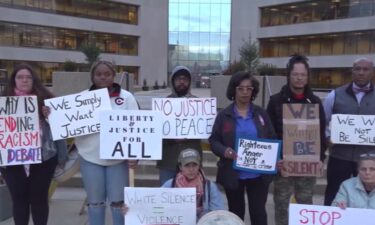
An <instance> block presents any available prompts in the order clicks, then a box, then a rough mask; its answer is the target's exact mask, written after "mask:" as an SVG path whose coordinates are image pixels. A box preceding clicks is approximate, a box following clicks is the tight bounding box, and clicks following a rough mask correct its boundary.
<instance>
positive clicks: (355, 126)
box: [331, 114, 375, 145]
mask: <svg viewBox="0 0 375 225" xmlns="http://www.w3.org/2000/svg"><path fill="white" fill-rule="evenodd" d="M374 126H375V116H374V115H349V114H334V115H332V119H331V140H332V143H335V144H347V145H375V128H374Z"/></svg>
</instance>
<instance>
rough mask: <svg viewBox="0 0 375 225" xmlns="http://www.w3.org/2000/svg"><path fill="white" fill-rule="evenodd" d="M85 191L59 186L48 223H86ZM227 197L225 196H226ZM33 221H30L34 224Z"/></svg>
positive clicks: (320, 198)
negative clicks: (84, 209)
mask: <svg viewBox="0 0 375 225" xmlns="http://www.w3.org/2000/svg"><path fill="white" fill-rule="evenodd" d="M85 197H86V195H85V191H84V190H83V189H82V188H63V187H58V188H57V189H56V191H55V193H54V195H53V196H52V199H51V202H50V215H49V221H48V225H86V224H88V223H87V211H84V214H83V215H79V212H80V210H81V207H82V205H83V201H84V199H85ZM224 199H225V197H224ZM314 204H317V205H322V204H323V196H322V195H315V196H314ZM267 212H268V224H269V225H274V224H275V223H274V209H273V196H272V193H270V194H269V195H268V201H267ZM110 217H111V215H110V212H109V210H108V207H107V217H106V218H107V223H106V224H107V225H110V224H112V223H111V218H110ZM245 221H246V224H250V221H249V215H248V214H247V213H246V216H245ZM32 224H33V223H30V225H32ZM0 225H13V219H12V218H10V219H8V220H5V221H3V222H0Z"/></svg>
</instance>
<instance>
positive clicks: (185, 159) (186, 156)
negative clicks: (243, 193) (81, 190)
mask: <svg viewBox="0 0 375 225" xmlns="http://www.w3.org/2000/svg"><path fill="white" fill-rule="evenodd" d="M176 171H177V173H176V175H175V176H174V177H173V178H172V179H169V180H167V181H166V182H165V183H164V184H163V185H162V187H165V188H169V187H171V188H196V194H197V195H196V196H197V201H196V202H197V220H199V218H201V217H202V216H203V215H205V214H206V213H208V212H211V211H214V210H224V209H225V206H224V201H223V197H222V195H221V193H220V191H219V189H218V187H217V185H216V184H215V183H214V182H211V181H210V180H208V179H207V178H206V176H205V175H204V172H203V169H202V159H201V155H200V154H199V152H198V151H197V150H195V149H190V148H188V149H184V150H182V151H181V152H180V154H179V156H178V164H177V170H176ZM128 210H129V208H128V207H126V206H124V207H123V214H126V213H127V211H128Z"/></svg>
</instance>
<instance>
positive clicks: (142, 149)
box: [100, 110, 162, 160]
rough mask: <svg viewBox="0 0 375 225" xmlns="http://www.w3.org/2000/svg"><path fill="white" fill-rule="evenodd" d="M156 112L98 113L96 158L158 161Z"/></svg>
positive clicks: (158, 119)
mask: <svg viewBox="0 0 375 225" xmlns="http://www.w3.org/2000/svg"><path fill="white" fill-rule="evenodd" d="M161 129H162V121H161V114H160V113H159V112H152V111H144V110H111V111H102V112H101V113H100V158H102V159H144V160H160V159H161V152H162V151H161V149H162V134H161Z"/></svg>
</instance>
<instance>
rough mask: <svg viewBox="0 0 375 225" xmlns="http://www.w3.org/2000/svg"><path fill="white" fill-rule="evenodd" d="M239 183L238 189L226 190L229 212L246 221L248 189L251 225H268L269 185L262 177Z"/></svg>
mask: <svg viewBox="0 0 375 225" xmlns="http://www.w3.org/2000/svg"><path fill="white" fill-rule="evenodd" d="M238 182H239V184H238V188H237V189H235V190H229V189H226V190H225V194H226V196H227V199H228V207H229V211H230V212H232V213H234V214H236V215H237V216H239V217H240V218H241V219H242V220H244V217H245V189H246V194H247V201H248V205H249V214H250V221H251V225H267V212H266V202H267V195H268V186H269V184H267V183H265V182H264V181H263V179H262V178H261V177H257V178H254V179H247V180H239V181H238Z"/></svg>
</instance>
